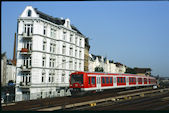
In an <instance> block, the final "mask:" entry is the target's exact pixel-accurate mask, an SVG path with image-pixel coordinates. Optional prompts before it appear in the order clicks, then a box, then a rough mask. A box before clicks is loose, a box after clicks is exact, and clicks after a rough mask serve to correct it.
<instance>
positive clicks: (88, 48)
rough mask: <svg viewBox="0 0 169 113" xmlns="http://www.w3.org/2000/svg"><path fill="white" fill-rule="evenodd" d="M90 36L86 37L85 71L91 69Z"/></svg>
mask: <svg viewBox="0 0 169 113" xmlns="http://www.w3.org/2000/svg"><path fill="white" fill-rule="evenodd" d="M89 50H90V45H89V38H85V52H84V71H89V67H88V66H89Z"/></svg>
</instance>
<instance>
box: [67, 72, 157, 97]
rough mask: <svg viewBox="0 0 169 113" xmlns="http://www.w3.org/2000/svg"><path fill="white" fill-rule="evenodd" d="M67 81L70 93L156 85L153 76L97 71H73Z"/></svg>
mask: <svg viewBox="0 0 169 113" xmlns="http://www.w3.org/2000/svg"><path fill="white" fill-rule="evenodd" d="M69 83H70V86H69V88H70V91H71V93H72V95H73V94H83V93H86V92H91V91H96V92H99V91H103V90H105V89H113V88H130V87H141V86H156V84H157V82H156V79H155V78H154V77H148V76H143V75H135V74H117V73H97V72H74V73H72V74H71V75H70V82H69Z"/></svg>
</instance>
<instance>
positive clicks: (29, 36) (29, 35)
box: [22, 33, 33, 38]
mask: <svg viewBox="0 0 169 113" xmlns="http://www.w3.org/2000/svg"><path fill="white" fill-rule="evenodd" d="M22 34H23V38H32V35H33V34H32V33H22Z"/></svg>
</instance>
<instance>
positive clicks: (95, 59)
mask: <svg viewBox="0 0 169 113" xmlns="http://www.w3.org/2000/svg"><path fill="white" fill-rule="evenodd" d="M96 67H102V68H103V69H104V72H106V73H125V72H126V66H125V65H123V64H120V63H113V62H111V61H109V60H108V59H107V58H103V56H96V55H93V54H89V72H95V68H96Z"/></svg>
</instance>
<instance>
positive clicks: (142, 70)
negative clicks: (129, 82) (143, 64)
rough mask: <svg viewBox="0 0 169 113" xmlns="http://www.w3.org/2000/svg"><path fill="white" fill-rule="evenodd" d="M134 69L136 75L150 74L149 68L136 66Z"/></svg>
mask: <svg viewBox="0 0 169 113" xmlns="http://www.w3.org/2000/svg"><path fill="white" fill-rule="evenodd" d="M134 71H135V72H136V74H138V75H146V76H150V75H151V68H137V67H135V68H134Z"/></svg>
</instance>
